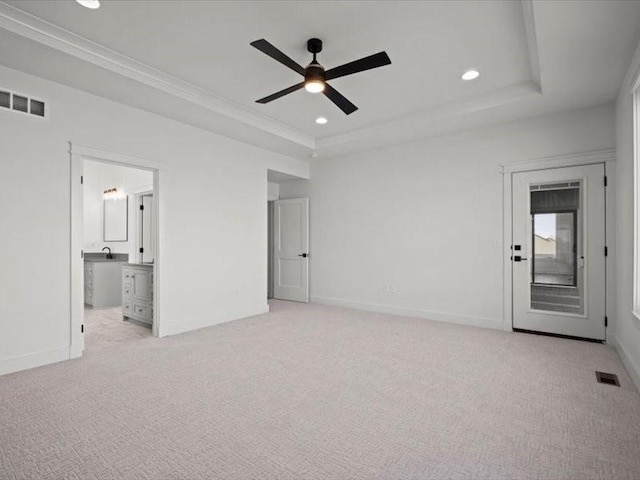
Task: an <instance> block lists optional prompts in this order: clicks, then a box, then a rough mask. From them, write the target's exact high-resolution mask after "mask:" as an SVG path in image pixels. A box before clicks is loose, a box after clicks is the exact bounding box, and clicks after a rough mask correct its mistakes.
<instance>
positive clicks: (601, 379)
mask: <svg viewBox="0 0 640 480" xmlns="http://www.w3.org/2000/svg"><path fill="white" fill-rule="evenodd" d="M596 378H597V379H598V383H606V384H607V385H615V386H616V387H619V386H620V381H619V380H618V376H617V375H616V374H615V373H606V372H596Z"/></svg>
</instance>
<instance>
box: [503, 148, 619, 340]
mask: <svg viewBox="0 0 640 480" xmlns="http://www.w3.org/2000/svg"><path fill="white" fill-rule="evenodd" d="M615 159H616V151H615V149H608V150H596V151H591V152H584V153H576V154H571V155H561V156H557V157H545V158H539V159H534V160H526V161H523V162H514V163H508V164H503V165H501V166H500V173H501V174H502V214H503V222H502V225H503V228H502V246H503V248H502V251H503V255H502V267H503V270H502V272H503V274H502V279H503V280H502V281H503V306H502V330H504V331H508V332H511V331H513V270H512V262H511V253H512V252H511V245H513V188H512V185H513V174H515V173H521V172H531V171H536V170H550V169H554V168H562V167H578V166H584V165H592V164H594V163H602V164H604V171H605V175H606V177H607V179H608V185H607V187H608V188H606V189H605V242H606V243H608V242H609V239H613V238H615V224H614V223H613V222H614V221H615V214H614V212H613V210H612V208H613V205H614V203H613V200H614V195H613V189H612V188H611V187H612V186H613V179H614V178H615ZM614 256H615V245H613V244H612V245H608V256H607V258H606V259H605V272H606V273H605V311H606V312H610V311H611V309H610V308H609V307H610V299H615V296H614V293H615V292H613V290H612V288H613V285H615V284H614V278H615V275H614V274H615V272H614V271H613V268H611V267H612V266H614V265H615V257H614Z"/></svg>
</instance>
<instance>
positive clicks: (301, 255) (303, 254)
mask: <svg viewBox="0 0 640 480" xmlns="http://www.w3.org/2000/svg"><path fill="white" fill-rule="evenodd" d="M298 256H299V257H302V258H307V257H308V255H307V254H306V253H301V254H299V255H298Z"/></svg>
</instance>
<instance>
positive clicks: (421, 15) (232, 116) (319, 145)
mask: <svg viewBox="0 0 640 480" xmlns="http://www.w3.org/2000/svg"><path fill="white" fill-rule="evenodd" d="M16 8H17V9H19V10H16ZM43 20H44V21H45V22H47V23H45V22H42V21H43ZM639 32H640V2H630V1H629V2H627V1H620V2H616V1H584V2H583V1H571V2H569V1H567V2H537V1H536V2H531V1H529V0H525V1H523V2H516V1H510V0H507V1H486V2H485V1H460V2H450V1H447V2H436V1H425V2H417V1H410V2H398V1H388V2H382V1H377V2H365V1H322V2H321V1H317V2H271V1H255V2H235V1H234V2H221V1H216V2H213V1H212V2H205V1H184V0H183V1H129V2H124V1H113V0H103V1H102V7H101V8H100V9H99V10H94V11H92V10H88V9H85V8H83V7H81V6H79V5H78V4H76V2H75V1H74V0H58V1H54V2H43V1H20V0H11V1H7V2H6V3H5V4H2V3H0V42H2V44H3V45H5V46H7V47H9V46H10V47H11V48H3V49H2V50H0V63H2V64H5V65H7V66H10V67H12V68H17V69H20V70H23V71H27V72H29V73H34V74H37V75H40V76H42V77H45V78H50V79H52V80H55V81H58V82H60V83H64V84H68V85H71V86H74V87H76V88H80V89H82V90H86V91H90V92H93V93H96V94H97V95H101V96H105V97H107V98H111V99H113V100H117V101H121V102H123V103H128V104H131V105H133V106H136V107H140V108H144V109H146V110H149V111H152V112H154V113H159V114H162V115H165V116H168V117H171V118H174V119H176V120H179V121H183V122H186V123H190V124H192V125H196V126H198V127H201V128H207V129H210V130H214V131H219V132H221V133H223V134H225V135H229V136H232V137H235V138H239V139H241V140H244V141H249V142H250V143H254V144H257V145H260V146H264V147H266V148H269V149H272V150H276V151H280V152H282V153H285V154H289V155H294V156H297V157H301V158H304V157H306V156H307V155H308V154H309V153H311V152H312V151H314V150H315V151H318V153H319V154H320V156H321V157H323V156H331V155H337V154H341V153H348V152H353V151H358V150H363V149H367V148H372V147H375V146H380V145H386V144H391V143H397V142H399V141H404V140H407V139H409V138H414V137H417V136H425V135H431V134H436V133H444V132H445V131H452V130H456V129H462V128H472V127H474V126H478V125H482V124H486V123H487V122H499V121H508V120H510V119H512V118H521V117H523V116H527V115H538V114H543V113H551V112H553V111H559V110H566V109H573V108H580V107H585V106H590V105H596V104H601V103H606V102H610V101H612V100H613V99H614V97H615V95H616V92H617V91H618V88H619V86H620V82H621V80H622V77H623V75H624V72H625V69H626V67H627V65H628V63H629V61H630V59H631V55H632V53H633V48H634V46H635V44H636V42H637V40H638V33H639ZM310 37H319V38H321V39H323V41H324V51H323V52H322V53H321V54H320V55H319V60H320V62H321V63H322V64H323V65H324V66H325V67H326V68H331V67H333V66H336V65H340V64H342V63H346V62H348V61H351V60H354V59H357V58H360V57H363V56H366V55H369V54H372V53H376V52H378V51H381V50H385V51H386V52H387V53H388V54H389V56H390V57H391V60H392V65H390V66H386V67H382V68H379V69H376V70H371V71H367V72H363V73H360V74H357V75H353V76H348V77H344V78H340V79H336V80H334V81H332V82H331V83H332V85H333V86H334V87H335V88H337V89H338V90H339V91H340V92H341V93H343V94H344V95H345V96H346V97H347V98H349V99H350V100H351V101H352V102H354V103H355V104H356V105H357V106H358V107H359V108H360V109H359V110H358V111H357V112H355V113H354V114H352V115H349V116H346V115H344V114H343V113H342V112H341V111H340V110H338V109H337V108H336V107H335V106H334V105H333V104H332V103H331V102H330V101H329V100H328V99H327V98H325V97H324V96H322V95H313V94H309V93H307V92H305V91H304V90H301V91H298V92H296V93H293V94H291V95H289V96H286V97H283V98H282V99H279V100H276V101H274V102H272V103H270V104H268V105H261V104H256V103H255V100H256V99H258V98H261V97H263V96H265V95H268V94H270V93H273V92H275V91H278V90H281V89H283V88H285V87H288V86H290V85H292V84H294V83H298V82H299V81H300V80H301V78H300V77H299V76H298V75H297V74H296V73H294V72H292V71H290V70H289V69H287V68H286V67H284V66H283V65H280V64H278V63H277V62H275V61H274V60H272V59H271V58H269V57H267V56H266V55H264V54H262V53H261V52H259V51H257V50H255V49H254V48H252V47H251V46H250V45H249V42H251V41H253V40H256V39H258V38H266V39H267V40H269V41H270V42H271V43H273V44H274V45H275V46H277V47H278V48H280V49H281V50H282V51H283V52H285V53H286V54H288V55H289V56H290V57H292V58H293V59H294V60H296V61H297V62H299V63H300V64H302V65H306V64H307V63H308V62H309V60H310V54H309V53H308V52H306V45H305V43H306V40H307V39H308V38H310ZM25 53H27V55H25ZM471 67H473V68H477V69H478V70H480V72H481V76H480V78H479V79H478V80H475V81H473V82H463V81H462V80H461V79H460V74H461V73H462V72H463V71H464V70H466V69H467V68H471ZM541 92H542V94H541ZM317 116H325V117H327V118H328V119H329V123H328V124H327V125H324V126H319V125H316V124H315V123H314V120H315V118H316V117H317Z"/></svg>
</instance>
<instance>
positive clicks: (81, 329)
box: [80, 324, 84, 333]
mask: <svg viewBox="0 0 640 480" xmlns="http://www.w3.org/2000/svg"><path fill="white" fill-rule="evenodd" d="M80 333H84V324H83V325H80Z"/></svg>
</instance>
